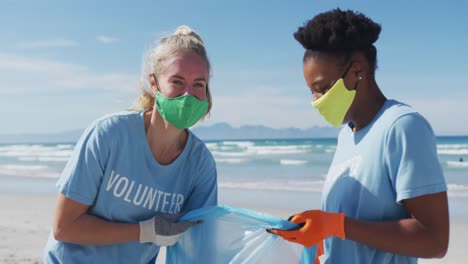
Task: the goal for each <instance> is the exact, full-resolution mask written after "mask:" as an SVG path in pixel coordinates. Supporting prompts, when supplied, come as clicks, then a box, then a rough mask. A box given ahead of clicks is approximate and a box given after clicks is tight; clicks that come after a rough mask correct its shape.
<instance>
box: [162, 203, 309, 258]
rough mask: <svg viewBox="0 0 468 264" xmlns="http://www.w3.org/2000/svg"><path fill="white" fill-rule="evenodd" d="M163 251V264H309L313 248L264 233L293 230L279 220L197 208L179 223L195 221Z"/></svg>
mask: <svg viewBox="0 0 468 264" xmlns="http://www.w3.org/2000/svg"><path fill="white" fill-rule="evenodd" d="M198 220H202V221H203V223H202V224H198V225H195V226H193V227H191V228H190V229H189V230H188V231H187V232H185V233H184V234H183V235H182V236H181V237H180V238H179V240H178V242H177V243H176V244H175V245H174V246H171V247H168V248H167V250H166V263H171V264H173V263H177V264H189V263H204V264H205V263H206V264H223V263H268V264H272V263H281V264H283V263H300V264H309V263H310V264H313V263H314V259H315V250H316V247H315V246H313V247H310V248H306V247H304V246H302V245H300V244H297V243H291V242H288V241H286V240H284V239H282V238H281V237H278V236H276V235H274V234H270V233H267V232H266V231H265V229H267V228H275V229H295V228H297V227H298V226H297V225H296V224H294V223H291V222H288V221H286V220H283V219H281V218H278V217H275V216H271V215H268V214H264V213H259V212H255V211H252V210H247V209H240V208H233V207H229V206H217V207H207V208H201V209H197V210H194V211H191V212H189V213H188V214H186V215H184V216H183V217H182V218H181V219H179V221H198Z"/></svg>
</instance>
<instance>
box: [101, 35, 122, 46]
mask: <svg viewBox="0 0 468 264" xmlns="http://www.w3.org/2000/svg"><path fill="white" fill-rule="evenodd" d="M96 40H97V41H98V42H100V43H102V44H111V43H115V42H117V41H119V39H118V38H114V37H109V36H104V35H101V36H97V37H96Z"/></svg>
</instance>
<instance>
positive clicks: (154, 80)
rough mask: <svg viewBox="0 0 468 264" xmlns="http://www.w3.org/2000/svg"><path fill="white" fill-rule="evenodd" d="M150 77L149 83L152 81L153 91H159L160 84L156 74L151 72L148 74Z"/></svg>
mask: <svg viewBox="0 0 468 264" xmlns="http://www.w3.org/2000/svg"><path fill="white" fill-rule="evenodd" d="M148 79H149V83H150V85H151V88H152V89H153V91H154V92H157V91H158V84H157V79H156V75H155V74H154V73H150V74H148Z"/></svg>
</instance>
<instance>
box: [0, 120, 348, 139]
mask: <svg viewBox="0 0 468 264" xmlns="http://www.w3.org/2000/svg"><path fill="white" fill-rule="evenodd" d="M192 131H193V133H194V134H196V135H197V136H198V137H199V138H201V139H203V140H235V139H286V138H334V137H336V136H337V135H338V131H339V130H338V129H336V128H332V127H312V128H309V129H299V128H271V127H267V126H252V125H248V126H241V127H239V128H235V127H232V126H230V125H229V124H227V123H216V124H213V125H211V126H199V127H195V128H194V129H193V130H192ZM82 133H83V130H81V129H77V130H71V131H64V132H60V133H53V134H45V133H42V134H15V135H0V144H1V143H60V142H76V141H77V140H78V139H79V138H80V136H81V134H82Z"/></svg>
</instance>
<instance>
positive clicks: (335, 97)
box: [312, 71, 356, 127]
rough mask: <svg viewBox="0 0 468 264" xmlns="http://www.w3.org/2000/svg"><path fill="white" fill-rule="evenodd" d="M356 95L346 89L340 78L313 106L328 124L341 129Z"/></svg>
mask: <svg viewBox="0 0 468 264" xmlns="http://www.w3.org/2000/svg"><path fill="white" fill-rule="evenodd" d="M346 72H347V71H346ZM343 77H344V76H343ZM355 95H356V91H355V90H352V91H350V90H348V89H346V86H345V84H344V81H343V78H340V79H339V80H338V81H336V83H335V84H334V85H333V86H332V87H331V88H330V90H328V91H327V92H326V93H325V94H324V95H322V96H321V97H320V98H319V99H317V100H315V101H312V106H313V107H315V108H316V109H317V110H318V111H319V113H320V114H321V115H322V116H323V117H324V118H325V120H327V122H328V123H330V124H332V125H333V126H335V127H339V126H341V124H343V120H344V118H345V116H346V113H347V112H348V110H349V108H350V107H351V104H352V103H353V100H354V96H355Z"/></svg>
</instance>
